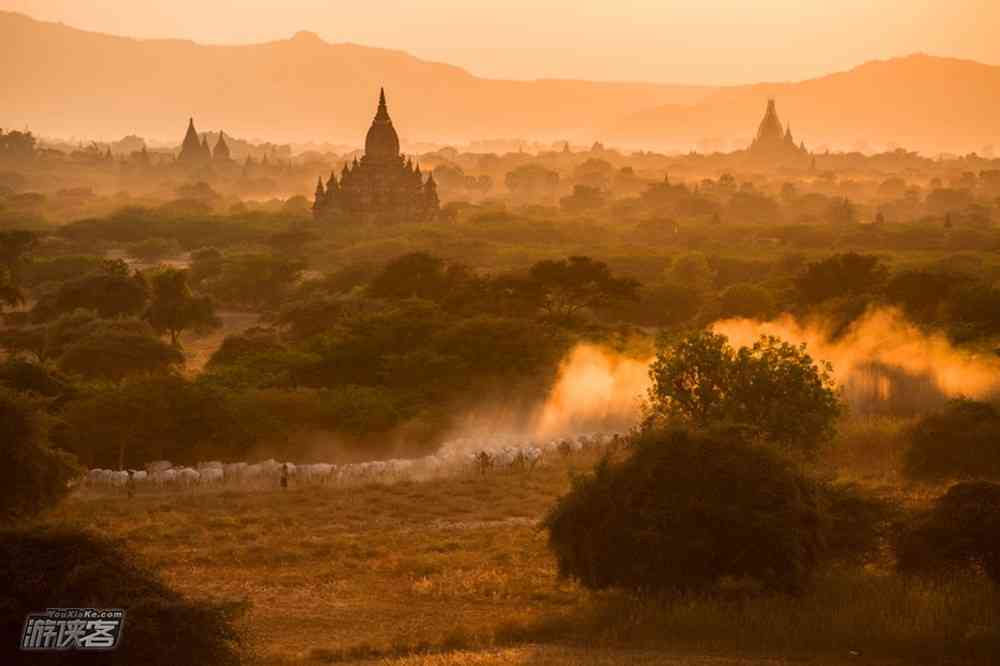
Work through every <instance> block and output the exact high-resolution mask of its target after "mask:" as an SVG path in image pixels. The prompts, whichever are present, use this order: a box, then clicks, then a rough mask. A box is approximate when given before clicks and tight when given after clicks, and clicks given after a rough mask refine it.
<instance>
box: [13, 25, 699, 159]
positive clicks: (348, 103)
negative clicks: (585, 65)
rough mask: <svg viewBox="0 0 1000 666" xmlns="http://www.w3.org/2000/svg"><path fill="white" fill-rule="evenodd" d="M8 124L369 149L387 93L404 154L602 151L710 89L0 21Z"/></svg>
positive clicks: (359, 49) (367, 52)
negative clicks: (476, 70)
mask: <svg viewBox="0 0 1000 666" xmlns="http://www.w3.org/2000/svg"><path fill="white" fill-rule="evenodd" d="M0 62H3V63H5V64H6V67H5V68H4V70H5V71H4V75H3V83H4V92H3V99H2V103H0V127H5V128H6V127H11V126H14V127H18V128H21V127H23V126H24V125H25V124H28V125H29V126H30V127H31V128H32V129H34V130H35V131H36V133H41V134H50V135H54V136H62V137H66V136H70V135H76V136H80V137H102V138H108V139H110V138H118V137H121V136H123V135H125V134H131V133H134V134H139V135H141V136H146V137H151V138H157V139H169V138H173V137H176V141H177V142H178V143H179V142H180V139H181V138H182V137H183V135H184V130H185V128H186V127H187V120H188V117H189V116H194V117H195V121H196V125H197V127H198V128H199V129H200V130H209V129H224V130H225V131H226V132H227V134H229V135H231V136H243V137H248V138H251V137H259V138H262V139H268V140H280V141H309V140H314V141H332V142H347V143H349V144H350V145H361V144H362V143H363V141H364V134H365V132H366V131H367V129H368V125H369V123H370V122H371V118H372V115H373V114H374V112H375V106H376V102H377V100H378V89H379V86H381V85H384V86H385V88H386V93H387V95H388V101H389V110H390V112H391V114H392V117H393V120H394V122H395V124H396V127H397V128H398V130H399V132H400V135H401V138H402V140H403V142H404V144H405V143H407V142H411V143H412V142H416V141H452V140H454V141H467V140H470V139H481V138H492V137H524V138H537V139H559V138H567V139H574V140H578V141H579V140H587V141H592V140H595V139H599V138H600V137H598V136H596V135H595V133H594V132H595V128H597V127H602V126H604V125H606V124H609V123H611V121H612V119H614V118H618V117H621V116H623V115H626V114H628V113H631V112H633V111H634V110H636V109H645V108H651V107H655V106H658V105H662V104H669V103H687V104H690V103H694V102H696V101H697V100H698V99H700V98H701V97H702V96H703V95H704V94H705V93H706V92H709V91H710V89H709V88H699V87H694V86H669V85H652V84H634V83H593V82H587V81H560V80H542V81H530V82H525V81H499V80H490V79H482V78H478V77H475V76H473V75H471V74H470V73H468V72H466V71H465V70H462V69H460V68H458V67H453V66H451V65H445V64H440V63H433V62H427V61H423V60H420V59H418V58H415V57H413V56H410V55H408V54H406V53H403V52H401V51H392V50H386V49H377V48H368V47H364V46H357V45H354V44H328V43H326V42H324V41H323V40H321V39H320V38H319V37H318V36H316V35H315V34H312V33H309V32H300V33H298V34H296V35H295V36H294V37H292V38H291V39H288V40H282V41H276V42H270V43H266V44H255V45H249V46H206V45H201V44H195V43H194V42H190V41H181V40H137V39H131V38H125V37H115V36H110V35H103V34H97V33H91V32H85V31H82V30H76V29H74V28H70V27H67V26H64V25H62V24H56V23H45V22H40V21H35V20H33V19H31V18H29V17H27V16H24V15H22V14H16V13H11V12H0Z"/></svg>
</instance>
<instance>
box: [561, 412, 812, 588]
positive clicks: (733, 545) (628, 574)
mask: <svg viewBox="0 0 1000 666" xmlns="http://www.w3.org/2000/svg"><path fill="white" fill-rule="evenodd" d="M633 447H634V451H633V453H632V454H631V455H630V456H629V457H628V458H627V459H626V460H624V461H622V462H619V463H613V462H611V461H609V460H607V459H606V460H605V461H604V462H602V463H601V464H599V465H598V466H597V468H596V469H595V470H594V472H593V474H592V475H589V476H586V477H582V478H579V479H577V480H576V481H575V483H574V487H573V489H572V491H571V492H570V493H569V494H568V495H565V496H564V497H563V498H561V499H560V500H559V502H558V504H557V505H556V507H555V508H554V509H553V510H552V512H551V513H550V514H549V515H548V516H547V518H546V520H545V526H546V528H547V529H548V531H549V545H550V546H551V548H552V550H553V551H554V552H555V555H556V559H557V561H558V564H559V571H560V573H561V574H562V575H564V576H569V577H572V578H574V579H577V580H579V581H580V582H581V583H582V584H583V585H585V586H586V587H589V588H593V589H604V588H608V587H623V588H628V589H635V590H643V591H656V590H711V589H712V588H714V587H715V586H717V585H718V584H719V583H720V582H722V581H723V580H724V579H737V580H739V579H745V578H750V579H754V580H756V581H758V582H759V583H760V584H762V585H764V586H765V587H767V588H770V589H774V590H781V591H788V592H793V591H799V590H801V589H802V588H803V587H804V586H805V584H806V583H807V582H808V580H809V578H810V576H811V575H812V573H813V571H814V569H815V568H816V566H817V564H818V563H819V561H820V558H821V555H822V546H823V534H822V524H821V523H822V520H821V514H820V508H819V503H818V499H817V494H816V490H815V488H814V486H813V484H812V483H811V482H809V481H808V480H807V479H805V478H804V477H802V476H800V475H799V474H797V473H796V472H794V471H793V470H792V468H791V467H789V466H788V465H787V463H785V462H783V461H782V459H781V458H780V457H779V456H778V455H777V454H776V453H774V452H772V451H769V450H767V449H764V448H761V447H758V446H754V445H751V444H748V443H746V442H745V441H743V440H741V439H740V437H739V436H738V435H735V434H733V433H724V432H721V431H719V432H714V433H710V434H697V433H693V432H689V431H686V430H671V431H665V432H663V431H661V432H654V431H651V432H647V433H645V434H644V435H643V436H642V437H640V438H639V439H638V440H637V441H635V443H634V444H633Z"/></svg>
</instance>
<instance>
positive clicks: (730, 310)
mask: <svg viewBox="0 0 1000 666" xmlns="http://www.w3.org/2000/svg"><path fill="white" fill-rule="evenodd" d="M773 311H774V297H773V296H772V295H771V292H769V291H768V290H767V289H764V288H763V287H758V286H757V285H755V284H746V283H739V284H734V285H732V286H731V287H729V288H727V289H726V290H725V291H723V292H722V294H720V295H719V316H720V317H767V316H769V315H771V314H772V313H773Z"/></svg>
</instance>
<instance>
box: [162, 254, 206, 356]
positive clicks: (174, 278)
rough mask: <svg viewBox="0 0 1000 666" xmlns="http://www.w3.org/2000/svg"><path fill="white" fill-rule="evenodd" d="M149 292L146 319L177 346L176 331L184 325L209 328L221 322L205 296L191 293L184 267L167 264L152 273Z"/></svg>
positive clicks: (203, 328)
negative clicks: (178, 268) (168, 265)
mask: <svg viewBox="0 0 1000 666" xmlns="http://www.w3.org/2000/svg"><path fill="white" fill-rule="evenodd" d="M151 287H152V295H151V298H150V303H149V310H148V311H147V312H146V319H148V320H149V323H150V324H151V325H152V326H153V329H154V330H155V331H156V332H157V333H161V334H162V333H169V334H170V342H171V343H172V344H173V345H174V346H175V347H179V346H180V334H181V332H182V331H185V330H188V329H197V330H211V329H213V328H218V327H219V326H220V325H221V322H220V321H219V319H218V318H217V317H216V316H215V306H214V305H213V304H212V301H211V299H209V298H207V297H205V296H194V295H193V294H192V293H191V289H190V288H189V287H188V284H187V271H182V270H177V269H175V268H168V269H166V270H163V271H160V272H159V273H157V274H156V275H154V276H153V278H152V281H151Z"/></svg>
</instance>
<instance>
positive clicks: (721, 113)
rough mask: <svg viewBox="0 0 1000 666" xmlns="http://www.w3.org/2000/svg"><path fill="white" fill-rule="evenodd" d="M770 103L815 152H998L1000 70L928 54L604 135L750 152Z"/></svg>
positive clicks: (705, 105)
mask: <svg viewBox="0 0 1000 666" xmlns="http://www.w3.org/2000/svg"><path fill="white" fill-rule="evenodd" d="M771 97H773V98H775V99H776V100H777V107H778V113H779V114H780V117H781V120H782V121H784V122H787V123H790V124H791V128H792V132H793V134H794V135H795V138H796V140H797V141H798V140H800V139H801V140H803V141H805V143H806V145H807V147H809V148H811V149H815V148H819V147H821V146H823V145H829V146H831V147H835V148H841V149H850V148H854V147H858V146H861V145H868V146H869V147H870V148H875V147H885V146H886V145H888V144H890V143H895V144H898V145H899V146H901V147H905V148H908V149H911V150H919V151H921V152H924V153H927V154H936V153H939V152H959V153H965V152H973V151H981V150H982V149H983V148H984V146H988V145H990V144H996V148H997V149H998V151H1000V67H996V66H992V65H984V64H981V63H977V62H972V61H969V60H956V59H952V58H936V57H932V56H928V55H923V54H919V55H912V56H908V57H905V58H895V59H891V60H884V61H875V62H869V63H865V64H863V65H861V66H859V67H856V68H854V69H852V70H850V71H847V72H840V73H837V74H830V75H828V76H823V77H820V78H817V79H812V80H808V81H801V82H798V83H761V84H755V85H749V86H734V87H727V88H720V89H717V90H715V91H713V92H711V93H709V94H707V95H706V96H705V97H704V98H703V99H701V100H700V101H699V102H697V103H695V104H667V105H664V106H661V107H659V108H653V109H645V110H638V111H637V112H636V113H634V114H632V115H630V116H627V117H625V118H623V119H621V120H619V121H616V122H615V123H613V124H610V125H608V126H607V134H606V136H607V137H608V140H609V141H614V142H619V143H624V144H631V145H636V146H642V145H650V143H651V142H652V143H653V144H655V145H660V146H674V147H681V146H694V145H697V144H698V143H699V142H701V143H705V144H708V145H711V144H712V143H713V142H714V143H722V144H724V143H726V142H729V143H730V145H742V146H745V145H748V144H749V143H750V141H751V139H752V138H753V136H754V133H755V132H756V130H757V123H758V122H759V121H760V119H761V117H762V116H763V114H764V109H765V108H766V103H767V99H768V98H771ZM706 140H707V141H706Z"/></svg>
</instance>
